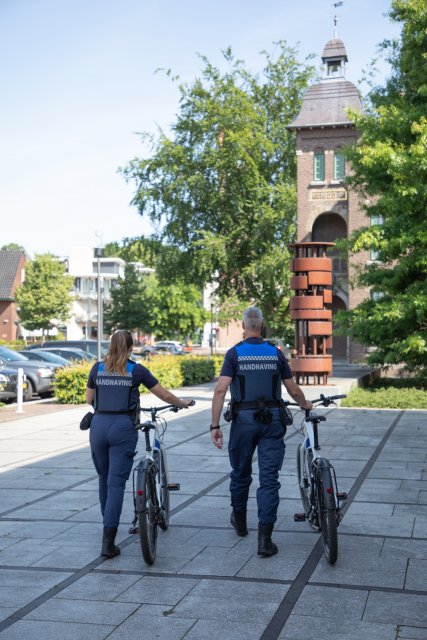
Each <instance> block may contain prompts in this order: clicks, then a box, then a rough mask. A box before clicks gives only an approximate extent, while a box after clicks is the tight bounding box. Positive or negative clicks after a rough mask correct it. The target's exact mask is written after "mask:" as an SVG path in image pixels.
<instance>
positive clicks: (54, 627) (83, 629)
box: [1, 620, 114, 640]
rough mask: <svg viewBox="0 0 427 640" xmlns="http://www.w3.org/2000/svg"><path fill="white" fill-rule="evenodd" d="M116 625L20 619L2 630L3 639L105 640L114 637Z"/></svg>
mask: <svg viewBox="0 0 427 640" xmlns="http://www.w3.org/2000/svg"><path fill="white" fill-rule="evenodd" d="M112 631H114V626H109V625H106V624H82V623H78V624H76V623H66V622H61V625H60V627H59V625H58V623H57V622H47V621H41V622H39V621H37V620H19V622H15V624H13V625H12V626H11V627H8V628H7V629H5V630H4V631H2V632H1V639H2V640H23V639H24V638H43V640H104V638H107V637H112V636H110V634H111V632H112Z"/></svg>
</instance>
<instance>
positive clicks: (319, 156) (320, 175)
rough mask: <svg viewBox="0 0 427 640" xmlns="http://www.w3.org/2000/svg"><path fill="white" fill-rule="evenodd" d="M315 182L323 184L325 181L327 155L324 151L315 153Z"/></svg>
mask: <svg viewBox="0 0 427 640" xmlns="http://www.w3.org/2000/svg"><path fill="white" fill-rule="evenodd" d="M313 180H314V181H315V182H323V181H324V180H325V154H324V152H323V151H316V152H315V153H314V167H313Z"/></svg>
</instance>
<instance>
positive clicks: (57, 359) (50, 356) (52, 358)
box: [33, 349, 68, 364]
mask: <svg viewBox="0 0 427 640" xmlns="http://www.w3.org/2000/svg"><path fill="white" fill-rule="evenodd" d="M33 354H34V360H35V359H36V358H37V357H39V358H40V360H46V361H47V362H52V363H53V364H68V360H66V359H65V358H62V357H61V356H57V355H56V354H55V353H50V351H43V353H41V352H40V349H34V350H33Z"/></svg>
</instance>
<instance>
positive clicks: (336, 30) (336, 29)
mask: <svg viewBox="0 0 427 640" xmlns="http://www.w3.org/2000/svg"><path fill="white" fill-rule="evenodd" d="M343 4H344V2H343V1H341V2H334V3H332V6H333V7H335V9H336V8H337V7H342V6H343ZM337 23H338V18H337V16H336V14H335V15H334V38H337V37H338V28H337Z"/></svg>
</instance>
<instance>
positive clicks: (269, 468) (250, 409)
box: [210, 307, 313, 556]
mask: <svg viewBox="0 0 427 640" xmlns="http://www.w3.org/2000/svg"><path fill="white" fill-rule="evenodd" d="M242 326H243V331H244V340H243V341H242V342H239V344H237V345H236V346H234V347H232V348H231V349H229V351H227V353H226V355H225V359H224V363H223V365H222V369H221V374H220V377H219V380H218V383H217V385H216V387H215V391H214V397H213V401H212V424H211V426H210V430H211V434H212V441H213V443H214V445H215V446H216V447H218V449H221V448H222V446H223V443H224V438H223V434H222V432H221V428H220V426H219V422H220V417H221V411H222V408H223V405H224V399H225V395H226V393H227V389H228V387H229V386H230V384H231V401H232V423H231V430H230V442H229V445H228V453H229V457H230V464H231V467H232V471H231V474H230V492H231V506H232V508H233V510H232V513H231V518H230V522H231V524H232V525H233V527H234V528H235V530H236V533H237V535H238V536H246V535H247V534H248V529H247V524H246V509H247V501H248V494H249V486H250V484H251V482H252V458H253V454H254V451H255V448H256V447H258V465H259V483H260V486H259V489H258V490H257V505H258V521H259V524H258V554H259V555H261V556H272V555H274V554H275V553H277V551H278V549H277V546H276V545H275V544H274V543H273V542H272V540H271V534H272V532H273V527H274V523H275V522H276V519H277V507H278V505H279V489H280V482H279V480H278V477H279V471H280V469H281V467H282V464H283V458H284V455H285V443H284V441H283V436H284V435H285V433H286V425H285V424H284V418H283V412H282V411H281V405H282V404H283V403H281V384H282V382H283V384H284V385H285V387H286V389H287V391H288V393H289V395H290V396H291V397H292V398H293V399H294V400H295V402H297V403H298V404H299V405H300V406H301V407H302V408H304V409H311V408H312V407H313V405H312V403H311V402H310V401H309V400H306V399H305V396H304V394H303V392H302V390H301V389H300V387H299V386H298V385H297V384H296V383H295V382H294V380H293V379H292V373H291V370H290V368H289V365H288V363H287V361H286V358H285V357H284V355H283V353H282V352H281V351H280V350H279V349H277V347H275V346H274V345H272V344H271V343H269V342H264V340H263V339H262V338H261V331H262V328H263V326H264V321H263V317H262V312H261V310H260V309H258V308H257V307H249V308H248V309H246V311H245V312H244V314H243V323H242ZM281 414H282V415H281Z"/></svg>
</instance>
